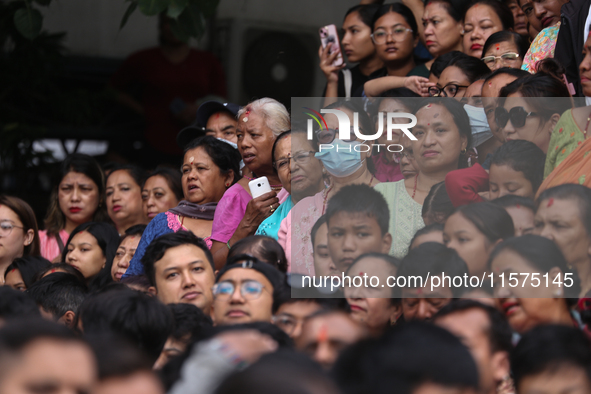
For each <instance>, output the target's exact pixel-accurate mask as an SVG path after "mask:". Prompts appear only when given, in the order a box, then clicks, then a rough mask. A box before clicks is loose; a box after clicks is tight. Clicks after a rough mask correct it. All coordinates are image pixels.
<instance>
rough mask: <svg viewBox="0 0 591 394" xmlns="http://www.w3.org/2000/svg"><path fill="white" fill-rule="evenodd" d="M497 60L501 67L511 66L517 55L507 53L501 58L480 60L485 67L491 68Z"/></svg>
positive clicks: (494, 57)
mask: <svg viewBox="0 0 591 394" xmlns="http://www.w3.org/2000/svg"><path fill="white" fill-rule="evenodd" d="M497 59H499V60H500V61H501V63H502V64H503V65H505V64H511V63H513V62H514V61H515V60H517V59H519V53H515V52H509V53H503V54H502V55H501V56H485V57H483V58H482V59H480V60H482V61H483V62H484V64H486V65H487V66H489V67H492V66H493V65H494V64H495V63H496V62H497Z"/></svg>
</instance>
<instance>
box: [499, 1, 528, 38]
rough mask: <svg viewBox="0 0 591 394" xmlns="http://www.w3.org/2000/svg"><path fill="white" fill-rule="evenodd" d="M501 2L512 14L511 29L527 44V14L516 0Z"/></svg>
mask: <svg viewBox="0 0 591 394" xmlns="http://www.w3.org/2000/svg"><path fill="white" fill-rule="evenodd" d="M503 3H504V4H505V5H506V6H507V7H508V8H509V9H510V10H511V13H512V14H513V31H514V32H515V33H517V34H519V35H520V36H521V37H523V39H524V40H525V41H526V42H527V44H528V46H529V31H528V29H527V16H526V15H525V13H524V12H523V10H522V9H521V7H520V6H519V1H518V0H503Z"/></svg>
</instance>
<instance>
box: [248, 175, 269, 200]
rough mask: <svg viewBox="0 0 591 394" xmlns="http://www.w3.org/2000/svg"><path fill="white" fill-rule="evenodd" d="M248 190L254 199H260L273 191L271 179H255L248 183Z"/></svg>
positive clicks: (264, 177) (263, 177)
mask: <svg viewBox="0 0 591 394" xmlns="http://www.w3.org/2000/svg"><path fill="white" fill-rule="evenodd" d="M248 188H249V189H250V194H252V198H257V197H260V196H262V195H263V194H265V193H269V192H271V191H272V190H271V185H270V184H269V179H267V177H266V176H262V177H260V178H257V179H253V180H252V181H250V182H248Z"/></svg>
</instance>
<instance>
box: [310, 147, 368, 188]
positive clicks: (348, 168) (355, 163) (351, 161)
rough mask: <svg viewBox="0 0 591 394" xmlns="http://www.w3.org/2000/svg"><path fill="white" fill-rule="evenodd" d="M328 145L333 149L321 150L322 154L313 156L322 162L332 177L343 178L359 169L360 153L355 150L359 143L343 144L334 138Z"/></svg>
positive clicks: (361, 162) (360, 162) (318, 153)
mask: <svg viewBox="0 0 591 394" xmlns="http://www.w3.org/2000/svg"><path fill="white" fill-rule="evenodd" d="M330 145H332V146H333V147H332V148H328V149H322V152H317V153H316V155H315V156H316V157H317V158H318V159H320V161H322V164H324V168H326V171H328V172H329V173H330V174H331V175H332V176H336V177H337V178H344V177H347V176H349V175H351V174H353V173H354V172H355V171H357V170H358V169H360V168H361V166H362V165H363V160H361V153H360V152H358V151H357V150H359V148H357V150H355V147H356V146H358V145H361V142H359V141H352V142H345V141H341V140H340V139H338V138H335V139H334V141H333V142H331V143H330Z"/></svg>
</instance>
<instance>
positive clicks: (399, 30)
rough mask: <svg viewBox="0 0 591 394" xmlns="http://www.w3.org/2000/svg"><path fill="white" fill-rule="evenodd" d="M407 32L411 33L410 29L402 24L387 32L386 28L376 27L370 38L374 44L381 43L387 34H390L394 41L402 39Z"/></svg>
mask: <svg viewBox="0 0 591 394" xmlns="http://www.w3.org/2000/svg"><path fill="white" fill-rule="evenodd" d="M409 32H410V33H412V29H408V28H406V27H403V26H397V27H395V28H394V29H392V30H390V31H389V32H388V31H386V29H378V30H376V31H374V32H373V33H372V34H371V39H372V40H373V42H374V44H376V45H383V44H385V43H386V41H388V36H391V37H392V39H393V40H394V41H402V40H404V39H405V38H406V36H407V34H408V33H409Z"/></svg>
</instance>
